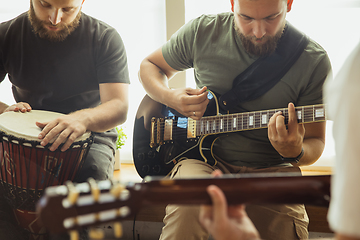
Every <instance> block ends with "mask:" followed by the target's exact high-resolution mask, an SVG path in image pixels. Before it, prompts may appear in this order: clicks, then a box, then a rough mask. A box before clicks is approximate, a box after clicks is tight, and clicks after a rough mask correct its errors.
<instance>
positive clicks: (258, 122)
mask: <svg viewBox="0 0 360 240" xmlns="http://www.w3.org/2000/svg"><path fill="white" fill-rule="evenodd" d="M263 112H264V111H263ZM239 114H242V115H243V116H240V115H239V117H238V118H239V119H241V120H240V121H237V124H236V125H237V127H236V128H234V127H232V126H233V119H234V117H233V116H235V115H236V114H229V115H222V116H206V117H204V118H202V119H201V120H196V128H197V129H201V128H202V127H203V128H204V127H206V126H205V125H207V124H206V122H207V120H209V122H210V124H211V126H210V128H211V129H210V130H206V129H205V130H203V131H201V130H198V131H196V132H200V133H202V132H204V133H203V134H211V133H214V134H215V133H223V132H232V131H239V130H251V129H256V128H266V127H267V124H268V122H269V118H268V119H267V123H266V124H263V123H262V119H261V117H262V116H263V115H266V114H262V115H259V114H249V116H247V114H248V113H239ZM244 115H245V117H247V118H248V117H250V116H253V117H255V119H254V120H253V121H252V122H253V124H251V125H249V126H254V127H250V128H249V127H246V126H245V128H244V124H245V125H248V122H249V119H246V120H245V121H244ZM255 115H257V116H255ZM272 115H273V114H271V116H272ZM284 115H285V117H288V116H287V114H286V113H285V114H284ZM212 118H213V119H216V120H213V119H212ZM221 118H222V119H223V120H224V122H225V123H223V128H224V131H220V124H219V123H218V122H219V120H220V119H221ZM307 118H310V119H313V118H315V116H314V113H313V111H312V112H311V113H305V114H304V115H303V117H302V119H305V121H306V119H307ZM318 118H324V120H325V116H323V117H318ZM214 121H215V122H216V124H215V131H214V125H213V122H214ZM201 122H203V123H205V124H204V125H203V126H202V127H201ZM244 122H245V123H244ZM310 122H314V121H310ZM178 123H179V121H177V120H173V123H172V125H173V126H177V124H178ZM165 124H166V123H165V122H161V123H160V124H159V125H160V131H163V130H164V129H165ZM182 124H186V125H188V122H187V121H184V123H182ZM157 125H158V124H156V123H155V127H156V128H157V127H158V126H157ZM227 125H228V126H227ZM229 125H230V126H229ZM240 126H242V127H241V128H239V127H240ZM184 131H186V129H185V128H175V129H174V128H173V129H172V133H173V135H177V136H179V137H182V136H186V135H187V133H186V132H185V133H184ZM203 134H200V135H203Z"/></svg>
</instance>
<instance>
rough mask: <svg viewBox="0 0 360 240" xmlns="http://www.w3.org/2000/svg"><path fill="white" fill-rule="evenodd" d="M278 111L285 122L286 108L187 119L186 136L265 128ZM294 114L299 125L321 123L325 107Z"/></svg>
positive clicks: (312, 106)
mask: <svg viewBox="0 0 360 240" xmlns="http://www.w3.org/2000/svg"><path fill="white" fill-rule="evenodd" d="M279 111H281V112H282V114H283V116H284V117H285V121H286V122H287V120H288V116H289V113H288V109H287V108H282V109H273V110H265V111H256V112H245V113H235V114H227V115H217V116H208V117H203V118H201V119H200V120H193V119H190V118H189V119H188V133H189V134H188V136H192V137H195V136H201V135H206V134H219V133H226V132H236V131H245V130H252V129H260V128H267V126H268V124H269V120H270V118H271V117H272V116H273V115H274V114H275V113H276V112H279ZM295 112H296V115H297V120H298V122H299V123H310V122H321V121H325V120H326V115H325V105H323V104H319V105H309V106H302V107H296V108H295Z"/></svg>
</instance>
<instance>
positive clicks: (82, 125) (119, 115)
mask: <svg viewBox="0 0 360 240" xmlns="http://www.w3.org/2000/svg"><path fill="white" fill-rule="evenodd" d="M100 98H101V102H102V103H101V104H100V105H99V106H97V107H95V108H89V109H83V110H79V111H76V112H74V113H71V114H69V115H65V116H62V117H60V118H57V119H56V120H54V121H51V122H47V123H39V122H37V123H36V124H37V125H38V126H39V127H41V128H43V130H42V132H41V133H40V135H39V138H40V139H42V142H41V145H43V146H45V145H47V144H48V143H49V141H50V140H51V139H53V138H54V137H55V136H56V135H57V134H60V135H59V136H58V138H57V139H56V140H55V142H54V143H53V144H52V146H51V148H50V150H51V151H54V150H56V149H57V147H58V146H59V145H60V144H61V143H62V142H64V141H65V140H66V139H67V140H66V143H65V144H64V146H63V148H62V149H61V150H63V151H65V150H66V149H67V148H68V147H69V146H70V145H71V144H72V143H73V142H74V141H75V139H76V138H78V137H79V136H81V135H83V134H84V133H85V132H86V131H94V132H104V131H107V130H109V129H111V128H113V127H115V126H117V125H119V124H122V123H124V122H125V120H126V117H127V111H128V84H125V83H104V84H100Z"/></svg>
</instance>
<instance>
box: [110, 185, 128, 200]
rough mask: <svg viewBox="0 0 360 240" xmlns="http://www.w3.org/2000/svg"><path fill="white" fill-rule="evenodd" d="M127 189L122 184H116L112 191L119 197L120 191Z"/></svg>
mask: <svg viewBox="0 0 360 240" xmlns="http://www.w3.org/2000/svg"><path fill="white" fill-rule="evenodd" d="M124 190H125V187H124V186H123V185H122V184H114V185H113V186H112V187H111V190H110V193H111V194H112V195H113V196H114V197H115V198H118V197H119V196H120V193H121V192H122V191H124Z"/></svg>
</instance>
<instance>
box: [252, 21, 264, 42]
mask: <svg viewBox="0 0 360 240" xmlns="http://www.w3.org/2000/svg"><path fill="white" fill-rule="evenodd" d="M253 34H254V36H255V37H256V38H262V37H263V36H264V35H265V34H266V30H265V26H264V23H263V22H262V20H257V21H254V25H253Z"/></svg>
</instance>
